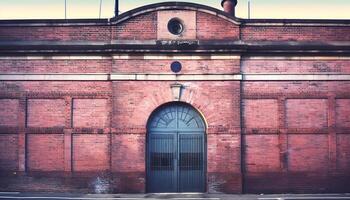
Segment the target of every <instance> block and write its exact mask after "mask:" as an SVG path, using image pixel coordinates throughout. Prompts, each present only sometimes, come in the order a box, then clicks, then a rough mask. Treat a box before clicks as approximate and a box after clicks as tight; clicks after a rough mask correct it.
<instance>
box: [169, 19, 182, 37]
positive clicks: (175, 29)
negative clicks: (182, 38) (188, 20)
mask: <svg viewBox="0 0 350 200" xmlns="http://www.w3.org/2000/svg"><path fill="white" fill-rule="evenodd" d="M168 30H169V32H170V33H172V34H174V35H180V34H181V33H182V32H183V30H184V25H183V24H182V22H181V20H180V19H177V18H173V19H171V20H169V22H168Z"/></svg>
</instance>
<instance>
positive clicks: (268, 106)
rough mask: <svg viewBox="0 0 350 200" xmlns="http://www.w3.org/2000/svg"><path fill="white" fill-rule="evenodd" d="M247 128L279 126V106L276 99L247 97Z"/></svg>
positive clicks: (245, 109) (245, 111)
mask: <svg viewBox="0 0 350 200" xmlns="http://www.w3.org/2000/svg"><path fill="white" fill-rule="evenodd" d="M242 109H243V111H244V113H243V116H244V127H245V128H277V127H278V106H277V100H274V99H246V100H244V101H243V108H242Z"/></svg>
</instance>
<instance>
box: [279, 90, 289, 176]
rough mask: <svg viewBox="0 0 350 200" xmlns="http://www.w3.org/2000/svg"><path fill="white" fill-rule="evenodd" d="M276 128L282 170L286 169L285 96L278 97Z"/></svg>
mask: <svg viewBox="0 0 350 200" xmlns="http://www.w3.org/2000/svg"><path fill="white" fill-rule="evenodd" d="M278 128H279V137H278V142H279V148H280V166H281V170H282V171H287V170H288V134H287V127H286V98H285V97H279V98H278Z"/></svg>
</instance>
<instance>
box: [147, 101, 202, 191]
mask: <svg viewBox="0 0 350 200" xmlns="http://www.w3.org/2000/svg"><path fill="white" fill-rule="evenodd" d="M205 136H206V135H205V123H204V120H203V119H202V117H201V115H200V114H199V112H198V111H196V110H195V109H194V108H193V107H192V106H190V105H188V104H185V103H181V102H174V103H168V104H165V105H163V106H161V107H159V108H158V109H157V110H155V111H154V112H153V113H152V115H151V117H150V119H149V120H148V124H147V156H146V157H147V159H146V160H147V192H205V190H206V189H205V188H206V137H205Z"/></svg>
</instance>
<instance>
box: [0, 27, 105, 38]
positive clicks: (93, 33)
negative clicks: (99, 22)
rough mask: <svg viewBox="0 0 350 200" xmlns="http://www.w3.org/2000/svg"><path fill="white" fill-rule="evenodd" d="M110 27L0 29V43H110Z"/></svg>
mask: <svg viewBox="0 0 350 200" xmlns="http://www.w3.org/2000/svg"><path fill="white" fill-rule="evenodd" d="M110 29H111V27H110V26H79V25H75V26H50V25H48V26H23V27H16V26H13V27H0V41H28V40H29V41H110Z"/></svg>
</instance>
